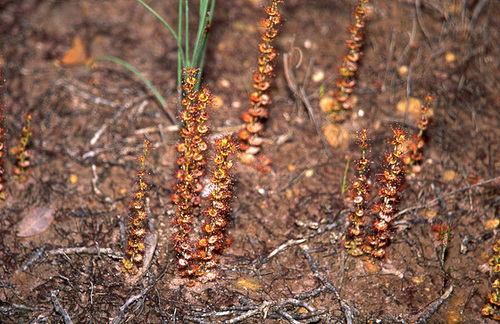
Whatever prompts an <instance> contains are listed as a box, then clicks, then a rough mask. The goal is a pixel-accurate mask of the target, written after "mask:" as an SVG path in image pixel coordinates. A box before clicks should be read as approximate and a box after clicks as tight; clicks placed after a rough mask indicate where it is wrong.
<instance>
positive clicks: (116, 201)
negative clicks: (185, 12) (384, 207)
mask: <svg viewBox="0 0 500 324" xmlns="http://www.w3.org/2000/svg"><path fill="white" fill-rule="evenodd" d="M285 2H286V3H285V4H284V5H281V6H282V8H283V16H284V17H285V19H286V22H285V23H284V24H283V27H282V30H281V35H280V37H279V38H278V41H277V46H278V47H279V50H280V52H281V53H283V52H288V53H291V54H292V60H293V66H294V67H293V73H294V74H295V76H296V79H297V82H298V85H299V86H301V87H304V90H305V93H306V94H307V96H308V98H309V100H310V101H311V104H312V108H313V109H312V112H310V113H313V114H314V115H315V116H316V118H317V119H318V121H319V127H323V129H324V127H325V126H327V125H329V123H330V122H329V121H328V117H327V116H326V115H325V114H324V113H323V112H321V111H320V108H319V92H320V88H323V89H324V90H325V91H326V92H328V91H331V90H333V89H334V86H335V80H336V78H337V76H338V66H339V64H340V62H341V60H342V57H343V55H344V54H345V52H346V48H345V45H344V42H345V40H346V39H347V38H348V36H349V35H348V31H347V27H348V26H349V24H350V22H351V12H352V9H353V8H354V6H355V5H356V1H353V0H349V1H326V0H325V1H322V0H309V1H300V0H289V1H285ZM148 3H150V5H151V6H152V7H153V8H155V9H156V10H158V12H159V13H160V14H161V15H163V17H164V18H165V20H166V21H169V22H171V23H172V24H173V25H176V14H177V8H178V6H177V1H174V0H166V1H152V2H151V1H150V2H148ZM463 3H466V4H467V6H465V7H464V6H463ZM266 4H267V2H266V1H264V0H262V1H259V0H234V1H223V0H220V1H218V2H217V5H216V10H215V12H214V13H212V14H213V16H214V20H213V23H212V25H211V29H210V33H211V34H210V42H209V46H208V53H207V58H206V69H205V73H204V77H203V83H204V84H205V85H207V86H208V87H210V89H212V91H213V92H214V94H215V95H216V96H218V100H219V102H220V104H219V106H218V107H215V108H214V109H213V111H212V112H211V123H212V132H211V134H212V136H214V137H215V136H218V135H220V134H221V133H224V132H227V131H230V130H231V129H236V128H237V127H238V126H239V125H241V120H240V116H241V114H242V113H243V112H244V111H245V110H246V109H247V108H248V105H249V99H248V94H247V93H248V91H249V89H250V88H251V85H252V73H253V71H254V69H255V66H256V60H257V55H258V52H257V44H258V42H259V33H260V32H261V30H260V28H259V24H258V21H259V19H260V18H261V17H262V16H263V9H262V8H263V6H264V5H266ZM417 9H418V10H417ZM191 12H192V13H193V15H194V14H195V13H196V8H195V7H194V6H193V9H192V11H191ZM193 19H194V18H193ZM193 23H194V20H193ZM75 37H79V38H80V39H81V40H82V43H83V45H84V47H85V51H86V52H87V55H89V56H92V57H98V56H101V55H114V56H117V57H119V58H121V59H123V60H125V61H127V62H129V63H130V64H132V65H134V66H135V67H136V68H138V69H139V70H140V71H141V72H142V73H143V74H144V75H145V76H146V77H147V78H148V79H149V80H150V81H151V82H152V83H153V84H154V85H155V86H156V87H157V88H158V89H160V90H161V92H162V94H163V95H164V96H165V97H166V98H167V101H168V106H167V108H166V109H167V110H168V111H169V112H170V113H171V114H172V115H175V109H176V102H177V92H176V64H177V61H176V45H175V41H174V39H173V37H172V36H171V35H170V34H169V33H168V31H167V30H166V28H165V27H164V26H163V25H161V23H160V22H159V21H157V20H156V19H155V18H154V17H153V16H152V15H151V14H150V13H149V12H147V11H146V10H145V9H144V8H143V7H142V6H140V5H139V4H138V3H137V2H136V1H132V0H117V1H107V0H78V1H77V0H73V1H54V0H2V1H1V2H0V54H1V55H2V56H3V62H4V64H3V75H4V78H5V79H6V83H5V91H4V94H3V97H2V101H3V103H4V114H5V121H4V125H5V128H6V134H5V144H6V147H7V150H8V149H9V148H11V147H14V146H15V145H16V144H17V142H18V140H19V136H20V131H21V127H22V123H23V122H24V118H23V115H24V114H25V113H27V112H31V113H32V116H33V119H32V123H33V127H32V132H33V135H32V141H31V144H30V145H31V146H30V148H31V152H32V159H31V161H32V164H33V167H32V169H31V175H30V177H29V179H28V180H27V181H26V182H25V183H18V182H17V181H16V180H15V179H14V177H12V176H11V170H12V168H13V163H14V162H15V160H14V158H13V157H12V156H7V157H6V159H5V162H4V164H5V168H6V175H7V176H6V187H7V188H8V189H7V193H8V198H7V200H5V201H4V202H1V203H0V208H1V212H0V213H1V219H0V231H1V233H0V322H1V323H69V320H72V321H73V322H74V323H125V322H127V323H191V322H193V323H222V322H226V323H280V322H289V323H417V322H418V323H490V322H494V321H493V320H491V319H488V318H486V317H483V316H482V315H481V313H480V311H481V308H482V307H483V306H484V304H485V301H486V296H487V294H488V292H490V291H491V289H492V288H491V283H492V282H493V281H494V279H495V278H496V276H495V274H494V273H493V272H492V271H491V267H490V266H489V265H488V260H489V258H490V257H491V255H492V253H493V251H492V249H491V247H492V246H493V244H494V243H495V242H496V241H497V239H498V237H497V236H498V232H499V227H498V223H499V222H498V219H499V218H500V214H499V210H500V198H499V197H500V182H499V180H498V177H499V176H500V172H499V170H500V136H499V135H500V131H499V129H500V97H499V93H500V87H499V85H500V65H499V62H500V60H499V58H500V49H499V48H500V47H499V45H498V44H499V43H500V7H499V6H498V2H497V1H495V0H486V1H483V0H480V1H465V2H464V1H453V0H436V1H430V0H422V1H413V0H400V1H380V0H373V1H371V2H370V11H369V21H368V25H367V35H366V37H367V41H366V45H365V47H364V57H363V60H362V62H363V63H362V66H361V68H360V71H359V79H358V85H357V87H356V89H355V95H356V96H357V98H358V102H357V105H356V107H355V109H354V110H353V113H352V115H351V118H349V119H348V120H347V121H345V122H344V123H343V124H342V125H340V128H341V130H342V131H343V132H344V134H345V135H344V138H342V140H341V142H340V145H339V146H338V147H331V146H329V147H327V148H325V147H324V146H323V144H322V143H323V142H322V140H321V137H320V136H319V134H318V132H317V128H316V127H315V125H314V123H313V122H312V121H311V118H310V117H309V113H308V111H307V110H306V109H305V108H304V106H303V104H302V102H301V101H300V100H298V99H296V97H295V96H294V94H293V93H292V92H291V91H290V90H289V88H288V85H287V82H286V79H285V77H284V72H283V70H284V69H283V62H282V58H283V54H280V56H279V59H278V60H279V62H278V64H277V67H276V70H277V73H276V82H275V83H274V89H273V92H272V95H273V104H272V108H271V113H270V118H269V120H268V122H267V124H266V126H267V128H266V131H265V132H264V137H265V139H266V141H265V143H264V146H263V150H264V152H265V153H266V154H267V155H268V156H269V157H270V158H271V159H272V161H273V164H272V171H271V172H269V173H261V172H259V171H258V170H256V169H255V168H253V167H252V166H249V165H245V164H242V163H236V166H235V175H234V179H235V181H236V182H235V183H236V185H235V190H236V193H235V196H236V198H235V200H234V202H233V207H234V211H233V220H234V221H233V224H232V225H231V228H230V229H229V234H230V235H231V237H232V238H233V244H232V245H231V246H230V248H229V249H228V251H227V252H226V253H225V254H224V256H223V257H222V263H221V265H220V267H219V269H218V271H219V278H218V279H217V280H216V281H213V282H208V283H202V282H199V281H189V280H186V279H182V278H179V277H178V276H177V274H176V269H175V261H174V259H173V252H172V248H171V241H170V239H171V234H172V232H173V229H172V225H171V222H172V214H173V212H174V208H173V205H172V203H171V201H170V196H171V194H172V186H173V183H174V179H173V175H174V172H175V169H176V164H175V159H176V155H175V143H176V140H177V137H178V133H177V131H176V128H175V127H173V126H174V125H173V124H172V123H171V122H170V120H169V119H168V117H167V114H166V113H165V111H164V110H163V109H162V108H161V106H160V105H159V104H158V103H157V102H156V101H155V99H154V97H153V96H152V95H151V94H150V93H149V91H148V90H147V88H145V86H144V85H143V84H142V83H141V82H140V80H139V79H138V78H137V77H135V76H133V75H132V74H131V73H129V72H128V71H126V70H125V69H124V68H122V67H120V66H119V65H116V64H112V63H99V65H98V66H97V67H96V68H95V69H94V70H93V71H92V72H91V73H90V74H87V71H86V68H85V65H84V64H79V65H76V66H72V67H67V66H63V65H61V64H60V63H58V60H60V59H61V58H62V57H63V56H64V54H65V53H66V52H67V51H68V50H69V49H70V47H71V43H72V40H73V39H74V38H75ZM293 47H296V48H298V50H296V49H295V50H292V48H293ZM299 51H301V52H302V55H303V57H302V62H301V64H300V66H298V67H295V64H297V63H298V61H299V59H298V55H297V54H298V52H299ZM405 67H406V68H407V71H406V72H405V71H404V69H405ZM321 74H324V77H323V78H321ZM427 93H431V94H433V95H434V96H435V97H436V99H437V100H436V101H435V102H433V103H432V104H431V106H432V109H433V114H434V116H433V123H432V125H431V126H430V128H429V130H428V132H427V137H426V139H427V143H426V145H425V147H424V160H423V164H422V171H421V172H420V173H419V174H417V175H416V176H412V177H407V181H406V184H405V188H404V193H403V195H402V199H401V201H400V205H399V206H400V210H403V211H404V212H402V213H401V214H400V215H399V216H398V217H397V219H396V222H395V226H394V231H393V240H392V244H391V245H390V246H389V248H388V250H387V257H386V258H385V259H384V260H372V259H371V258H368V257H359V258H354V257H351V256H349V255H348V254H347V252H346V251H345V249H344V248H343V247H342V239H343V236H344V233H345V228H346V226H347V224H346V217H347V215H348V213H349V211H350V210H351V208H352V206H351V204H350V202H349V199H348V197H346V196H345V195H342V193H341V190H342V183H343V178H344V172H345V168H346V163H347V162H348V161H351V163H350V168H349V170H348V180H347V184H349V183H350V182H351V180H350V179H353V177H354V168H353V163H352V160H353V159H357V158H359V154H360V153H359V149H358V148H357V146H356V133H357V132H358V131H360V130H361V129H363V128H367V129H368V130H369V136H370V138H371V144H372V146H373V147H372V149H371V151H370V158H371V159H372V161H373V164H372V165H371V169H372V176H373V177H374V178H376V174H377V173H378V172H380V164H381V159H382V157H383V154H384V153H385V152H386V151H387V150H389V149H390V148H389V145H388V143H387V141H388V138H389V137H390V136H391V134H392V130H391V127H392V126H393V125H395V124H400V125H403V126H404V127H406V128H407V131H408V133H409V134H412V133H414V132H415V125H416V122H417V117H416V116H414V115H413V114H411V113H405V112H401V111H398V110H397V109H396V106H397V103H398V102H400V101H401V100H402V99H405V98H406V97H416V98H419V99H422V98H423V97H424V96H425V95H426V94H427ZM320 134H322V132H320ZM144 138H148V139H149V140H150V141H151V142H152V145H153V147H154V149H153V150H152V152H151V154H150V155H149V156H148V158H147V162H146V167H147V172H148V175H147V176H146V181H147V182H148V183H149V184H150V189H149V198H150V207H151V212H152V214H153V216H154V217H153V222H152V223H153V224H152V225H153V226H154V231H155V233H156V234H157V235H158V244H157V246H156V250H155V255H154V257H153V260H152V263H151V266H150V268H149V269H148V270H147V272H146V273H145V274H144V276H143V277H142V278H140V279H139V280H137V281H136V282H131V280H130V278H127V276H125V275H124V274H123V273H122V272H121V270H120V269H121V262H120V255H122V253H123V245H122V240H121V234H120V233H121V232H120V226H122V225H123V224H126V223H127V214H128V206H129V203H130V200H131V196H132V193H133V191H134V190H135V189H136V183H135V173H136V171H137V169H138V168H139V165H138V163H137V158H138V157H140V156H141V155H142V150H143V146H142V143H143V140H144ZM329 156H330V157H329ZM495 178H496V180H492V179H495ZM490 180H492V181H490ZM373 195H374V196H375V191H374V192H373ZM36 207H43V208H52V209H53V210H54V220H53V222H52V224H51V225H50V226H49V227H48V229H47V230H45V231H44V232H42V233H40V234H37V235H33V236H29V237H19V236H17V234H16V233H17V232H18V231H20V230H23V228H20V224H19V222H20V221H21V219H22V218H23V217H24V216H25V215H26V214H27V213H28V212H30V211H33V210H35V208H36ZM446 223H451V226H452V229H451V238H450V241H449V243H448V246H447V249H446V254H445V258H444V264H441V261H440V259H441V248H442V240H441V237H439V235H438V234H437V232H436V231H435V230H436V228H438V227H439V224H446ZM436 224H437V225H436ZM122 228H123V226H122ZM433 229H434V230H433Z"/></svg>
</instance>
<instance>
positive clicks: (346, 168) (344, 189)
mask: <svg viewBox="0 0 500 324" xmlns="http://www.w3.org/2000/svg"><path fill="white" fill-rule="evenodd" d="M348 171H349V160H347V163H346V165H345V170H344V179H343V181H342V196H343V195H344V194H345V192H346V191H347V174H348Z"/></svg>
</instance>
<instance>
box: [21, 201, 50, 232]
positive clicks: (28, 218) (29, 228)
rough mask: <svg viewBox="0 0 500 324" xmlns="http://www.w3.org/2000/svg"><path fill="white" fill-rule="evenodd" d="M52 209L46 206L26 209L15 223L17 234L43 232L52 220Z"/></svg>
mask: <svg viewBox="0 0 500 324" xmlns="http://www.w3.org/2000/svg"><path fill="white" fill-rule="evenodd" d="M54 211H55V210H54V209H52V208H50V207H47V206H42V207H37V208H35V209H32V210H30V211H28V212H27V214H25V215H24V216H23V218H22V219H21V221H20V222H19V224H18V225H17V236H19V237H29V236H34V235H37V234H40V233H42V232H44V231H45V230H46V229H47V228H49V226H50V224H52V221H54Z"/></svg>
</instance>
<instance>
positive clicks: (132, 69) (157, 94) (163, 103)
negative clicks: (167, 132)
mask: <svg viewBox="0 0 500 324" xmlns="http://www.w3.org/2000/svg"><path fill="white" fill-rule="evenodd" d="M100 61H108V62H114V63H118V64H120V65H121V66H123V67H124V68H126V69H127V70H129V71H130V72H132V73H133V74H135V75H136V76H137V77H139V78H140V79H141V80H142V82H144V84H145V85H146V87H148V88H149V90H151V92H153V94H154V96H155V97H156V100H158V101H159V102H160V104H161V106H162V108H163V110H164V111H165V113H166V114H167V117H168V118H169V119H170V121H171V122H172V123H173V124H175V119H174V118H173V117H172V116H171V115H170V113H169V112H168V111H167V109H166V108H167V102H166V101H165V99H164V98H163V96H162V95H161V94H160V92H159V91H158V89H156V88H155V86H154V85H153V84H151V82H149V80H148V79H147V78H146V77H145V76H144V75H142V73H141V72H139V70H137V69H136V68H135V67H133V66H132V65H130V64H129V63H127V62H125V61H124V60H122V59H119V58H117V57H114V56H100V57H97V58H95V59H93V60H92V62H91V63H90V64H89V66H92V64H94V63H95V62H100Z"/></svg>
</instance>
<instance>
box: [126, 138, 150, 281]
mask: <svg viewBox="0 0 500 324" xmlns="http://www.w3.org/2000/svg"><path fill="white" fill-rule="evenodd" d="M150 150H151V143H150V142H149V141H148V140H144V152H143V155H142V156H141V157H140V158H139V162H140V164H141V168H140V169H139V171H137V183H138V184H139V189H138V190H137V191H136V193H135V194H134V198H133V199H132V202H131V204H130V212H129V217H130V225H129V230H128V237H127V250H126V256H125V258H123V259H122V270H123V271H124V272H128V273H130V274H132V275H135V274H137V272H138V268H140V267H141V266H142V263H143V261H144V251H145V250H146V245H145V242H144V238H145V236H146V234H147V213H146V205H145V201H146V193H147V188H148V185H147V183H146V182H145V181H144V176H145V175H146V156H147V154H148V151H150Z"/></svg>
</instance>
